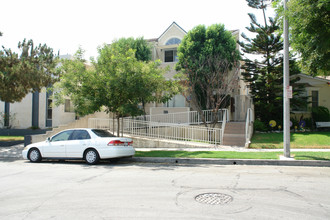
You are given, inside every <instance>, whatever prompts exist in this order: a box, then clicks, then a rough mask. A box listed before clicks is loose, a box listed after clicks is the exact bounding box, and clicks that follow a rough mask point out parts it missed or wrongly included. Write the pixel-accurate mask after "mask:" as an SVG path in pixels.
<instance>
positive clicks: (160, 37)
mask: <svg viewBox="0 0 330 220" xmlns="http://www.w3.org/2000/svg"><path fill="white" fill-rule="evenodd" d="M174 25H175V26H176V27H177V28H178V29H179V30H180V31H181V32H182V33H183V34H184V35H186V34H187V32H185V31H184V30H183V29H182V28H181V27H180V26H179V25H178V24H177V23H175V22H173V23H172V24H171V25H170V26H169V27H168V28H167V29H166V30H165V31H164V33H162V35H160V36H159V38H158V42H159V41H161V39H162V37H163V36H164V35H165V34H166V33H167V32H168V31H169V30H170V29H171V28H172V27H173V26H174ZM179 39H181V38H179ZM181 40H182V39H181Z"/></svg>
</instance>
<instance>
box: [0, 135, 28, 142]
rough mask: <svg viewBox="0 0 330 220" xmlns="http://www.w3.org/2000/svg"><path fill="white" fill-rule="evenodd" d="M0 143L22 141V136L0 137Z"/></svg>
mask: <svg viewBox="0 0 330 220" xmlns="http://www.w3.org/2000/svg"><path fill="white" fill-rule="evenodd" d="M0 141H24V137H23V136H0Z"/></svg>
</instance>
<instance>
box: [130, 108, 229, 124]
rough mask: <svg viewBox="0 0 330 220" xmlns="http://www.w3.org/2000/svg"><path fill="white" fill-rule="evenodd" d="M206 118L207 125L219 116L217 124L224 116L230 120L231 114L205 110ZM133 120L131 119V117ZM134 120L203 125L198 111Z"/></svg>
mask: <svg viewBox="0 0 330 220" xmlns="http://www.w3.org/2000/svg"><path fill="white" fill-rule="evenodd" d="M203 114H204V118H205V121H206V123H211V122H213V119H214V118H215V117H216V116H217V122H222V121H223V118H224V114H226V116H227V117H226V118H227V120H229V113H228V110H227V109H219V111H218V112H217V113H214V112H213V111H212V110H203ZM129 118H131V117H129ZM131 119H134V120H143V121H150V122H158V123H171V124H181V125H182V124H184V125H198V124H202V123H203V121H202V118H201V117H200V115H199V114H198V112H197V111H189V112H178V113H170V114H155V115H146V116H138V117H134V118H131Z"/></svg>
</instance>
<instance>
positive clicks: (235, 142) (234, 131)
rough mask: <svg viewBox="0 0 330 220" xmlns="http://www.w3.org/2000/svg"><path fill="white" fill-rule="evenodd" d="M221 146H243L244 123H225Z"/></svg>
mask: <svg viewBox="0 0 330 220" xmlns="http://www.w3.org/2000/svg"><path fill="white" fill-rule="evenodd" d="M223 145H226V146H239V147H244V146H245V122H227V123H226V127H225V131H224V134H223Z"/></svg>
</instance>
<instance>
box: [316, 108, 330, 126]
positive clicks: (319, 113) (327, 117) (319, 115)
mask: <svg viewBox="0 0 330 220" xmlns="http://www.w3.org/2000/svg"><path fill="white" fill-rule="evenodd" d="M312 117H313V120H314V121H315V122H319V121H330V112H329V109H327V108H326V107H324V106H318V107H314V108H312Z"/></svg>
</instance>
